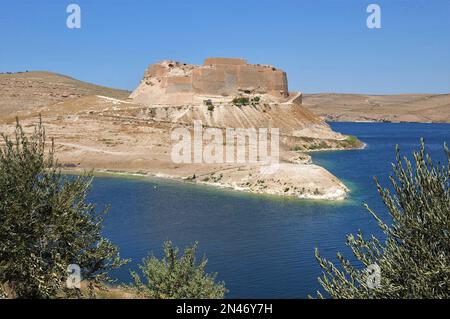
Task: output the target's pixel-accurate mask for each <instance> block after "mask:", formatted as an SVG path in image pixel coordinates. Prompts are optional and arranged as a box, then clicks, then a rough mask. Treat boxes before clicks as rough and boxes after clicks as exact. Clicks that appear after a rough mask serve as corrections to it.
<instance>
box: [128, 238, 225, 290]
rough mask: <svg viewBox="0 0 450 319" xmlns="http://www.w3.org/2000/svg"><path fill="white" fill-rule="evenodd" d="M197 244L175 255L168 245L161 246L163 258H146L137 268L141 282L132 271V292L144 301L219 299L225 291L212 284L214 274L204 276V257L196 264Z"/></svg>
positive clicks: (171, 247)
mask: <svg viewBox="0 0 450 319" xmlns="http://www.w3.org/2000/svg"><path fill="white" fill-rule="evenodd" d="M197 248H198V244H197V243H195V244H194V245H192V246H191V247H188V248H186V249H185V250H184V255H183V256H181V257H180V256H179V250H178V248H174V247H173V245H172V242H170V241H167V242H165V243H164V253H165V257H164V258H163V259H162V260H158V259H157V258H156V257H148V258H146V259H144V260H143V263H142V264H141V265H140V266H139V268H140V270H141V272H142V275H143V277H144V280H145V282H142V280H141V278H140V276H139V275H138V274H137V273H136V272H132V273H131V275H132V277H133V278H134V284H133V285H132V286H131V288H132V289H134V290H136V291H137V293H138V294H139V295H141V296H143V297H145V298H156V299H222V298H224V296H225V293H226V292H227V290H226V288H225V286H224V283H223V282H219V283H216V282H215V280H216V276H217V275H216V274H207V273H205V268H206V264H207V259H206V257H203V258H202V260H201V261H200V263H198V264H197V262H196V253H197Z"/></svg>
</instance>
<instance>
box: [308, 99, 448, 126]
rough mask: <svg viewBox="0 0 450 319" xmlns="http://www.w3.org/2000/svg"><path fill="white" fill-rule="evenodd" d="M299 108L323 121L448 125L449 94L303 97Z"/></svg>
mask: <svg viewBox="0 0 450 319" xmlns="http://www.w3.org/2000/svg"><path fill="white" fill-rule="evenodd" d="M303 102H304V103H303V104H304V106H305V107H307V108H308V109H310V110H311V111H312V112H314V114H316V115H318V116H320V117H321V118H322V119H324V120H327V121H342V122H355V121H356V122H425V123H450V94H399V95H361V94H337V93H320V94H305V95H304V97H303Z"/></svg>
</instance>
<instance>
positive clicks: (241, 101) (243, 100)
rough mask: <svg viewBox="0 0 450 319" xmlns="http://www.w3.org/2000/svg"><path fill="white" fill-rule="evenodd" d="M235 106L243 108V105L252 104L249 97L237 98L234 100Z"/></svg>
mask: <svg viewBox="0 0 450 319" xmlns="http://www.w3.org/2000/svg"><path fill="white" fill-rule="evenodd" d="M233 104H234V105H236V106H242V105H249V104H250V100H249V98H248V97H242V96H241V97H235V98H234V99H233Z"/></svg>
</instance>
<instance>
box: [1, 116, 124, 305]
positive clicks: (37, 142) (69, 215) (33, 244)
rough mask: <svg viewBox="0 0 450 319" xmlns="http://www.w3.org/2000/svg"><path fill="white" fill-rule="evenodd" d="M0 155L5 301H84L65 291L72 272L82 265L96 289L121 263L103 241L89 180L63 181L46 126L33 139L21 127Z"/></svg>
mask: <svg viewBox="0 0 450 319" xmlns="http://www.w3.org/2000/svg"><path fill="white" fill-rule="evenodd" d="M2 136H3V140H4V145H3V146H2V147H1V149H0V287H3V288H0V290H2V292H1V293H0V294H3V295H4V296H5V297H17V298H52V297H57V296H58V297H65V296H74V295H80V294H81V292H80V291H79V290H76V289H75V290H74V289H70V290H69V289H67V287H66V280H67V276H68V273H67V268H68V266H69V265H70V264H77V265H78V266H79V267H80V269H81V275H82V278H83V279H84V280H86V282H89V286H90V287H91V288H93V287H94V286H98V285H100V284H101V283H103V282H105V281H107V280H108V279H109V278H108V276H107V271H109V270H111V269H113V268H117V267H119V266H120V265H122V264H123V263H124V262H125V261H124V260H121V259H120V257H119V254H118V249H117V247H116V246H114V245H113V244H112V243H111V242H109V241H108V240H107V239H106V238H104V237H102V235H101V229H102V220H103V216H104V214H105V213H106V210H105V211H102V212H100V213H98V212H97V211H96V210H95V206H94V205H93V204H90V203H87V202H86V196H87V194H88V190H89V188H90V185H91V181H92V177H91V176H89V175H86V176H81V177H78V178H71V177H68V176H63V175H62V174H61V172H60V170H59V169H58V168H57V163H56V161H55V160H54V156H53V154H54V151H53V150H54V149H53V142H52V144H51V147H50V149H49V150H48V152H46V138H45V131H44V128H43V126H42V123H41V122H39V124H38V125H37V126H36V127H35V130H34V133H33V134H32V135H31V136H30V137H28V136H27V135H26V134H25V133H24V131H23V130H22V127H21V126H20V124H19V122H17V125H16V129H15V132H14V135H13V137H12V138H10V137H8V136H6V135H2Z"/></svg>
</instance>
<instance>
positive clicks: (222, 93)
mask: <svg viewBox="0 0 450 319" xmlns="http://www.w3.org/2000/svg"><path fill="white" fill-rule="evenodd" d="M245 95H265V96H267V99H268V100H274V101H277V102H283V101H286V100H287V99H289V98H290V94H289V90H288V82H287V76H286V72H284V71H282V70H279V69H277V68H275V67H272V66H270V65H259V64H256V65H255V64H248V63H247V61H246V60H244V59H239V58H207V59H206V60H205V62H204V64H203V65H202V66H200V65H191V64H186V63H181V62H176V61H163V62H160V63H157V64H152V65H151V66H149V68H148V69H147V70H146V71H145V74H144V79H143V80H142V82H141V84H140V85H139V86H138V88H137V89H136V90H135V91H134V92H133V93H132V94H131V96H130V98H131V99H133V101H134V102H137V103H141V104H146V105H156V104H169V105H180V104H186V103H196V102H199V100H201V99H202V98H204V97H205V96H213V97H218V98H225V99H226V98H234V97H236V96H245Z"/></svg>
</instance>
